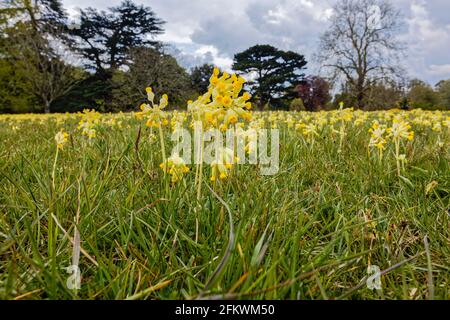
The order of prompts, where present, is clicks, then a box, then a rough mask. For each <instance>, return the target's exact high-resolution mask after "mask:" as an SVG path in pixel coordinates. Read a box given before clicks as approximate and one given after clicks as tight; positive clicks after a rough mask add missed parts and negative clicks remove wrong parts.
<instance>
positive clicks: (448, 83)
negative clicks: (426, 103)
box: [436, 80, 450, 110]
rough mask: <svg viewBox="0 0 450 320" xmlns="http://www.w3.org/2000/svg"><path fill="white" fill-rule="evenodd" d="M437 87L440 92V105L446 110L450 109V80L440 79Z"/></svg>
mask: <svg viewBox="0 0 450 320" xmlns="http://www.w3.org/2000/svg"><path fill="white" fill-rule="evenodd" d="M436 88H437V90H438V94H439V106H440V107H442V108H443V109H445V110H450V80H443V81H440V82H439V83H438V84H437V85H436Z"/></svg>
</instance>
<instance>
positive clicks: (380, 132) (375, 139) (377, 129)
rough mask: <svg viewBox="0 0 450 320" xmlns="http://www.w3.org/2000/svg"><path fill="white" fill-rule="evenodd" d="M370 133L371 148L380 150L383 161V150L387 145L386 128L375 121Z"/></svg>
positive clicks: (379, 153)
mask: <svg viewBox="0 0 450 320" xmlns="http://www.w3.org/2000/svg"><path fill="white" fill-rule="evenodd" d="M369 132H370V133H371V136H370V141H369V147H371V148H376V149H378V155H379V157H380V160H381V159H382V158H383V150H384V149H386V143H387V140H386V138H385V133H386V128H384V126H381V125H380V124H379V123H378V121H376V120H375V121H374V123H373V125H372V127H371V128H370V129H369Z"/></svg>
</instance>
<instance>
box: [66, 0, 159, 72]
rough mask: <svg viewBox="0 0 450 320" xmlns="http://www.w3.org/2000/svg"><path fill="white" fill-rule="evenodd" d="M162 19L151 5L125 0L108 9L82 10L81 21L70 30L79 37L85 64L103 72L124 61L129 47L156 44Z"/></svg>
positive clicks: (117, 66) (119, 65) (80, 50)
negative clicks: (155, 39) (146, 5)
mask: <svg viewBox="0 0 450 320" xmlns="http://www.w3.org/2000/svg"><path fill="white" fill-rule="evenodd" d="M164 23H165V22H164V21H162V20H161V19H159V18H157V17H156V14H155V13H154V12H153V11H152V10H151V8H149V7H144V6H143V5H139V6H138V5H136V4H134V3H133V2H132V1H130V0H125V1H123V2H122V3H121V4H120V5H119V6H117V7H113V8H109V10H108V12H105V11H101V12H99V11H97V10H96V9H93V8H88V9H86V10H81V21H80V25H79V27H78V28H73V29H72V31H71V33H72V34H73V35H74V36H75V37H76V38H77V39H79V42H80V43H79V48H78V49H79V52H80V53H81V54H82V55H83V56H84V58H86V59H87V61H88V64H87V65H88V67H90V68H93V69H94V70H95V71H96V72H97V73H106V72H108V71H111V72H114V71H115V70H117V69H118V68H119V67H121V66H122V65H124V64H125V62H126V57H127V54H128V50H129V49H130V48H133V47H142V46H154V45H156V42H155V41H154V40H153V38H154V36H156V35H158V34H161V33H163V29H162V25H163V24H164Z"/></svg>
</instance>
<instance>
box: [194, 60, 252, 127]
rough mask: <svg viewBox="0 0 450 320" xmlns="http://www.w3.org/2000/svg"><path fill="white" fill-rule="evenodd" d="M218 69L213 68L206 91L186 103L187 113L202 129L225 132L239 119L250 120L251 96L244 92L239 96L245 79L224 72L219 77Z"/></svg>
mask: <svg viewBox="0 0 450 320" xmlns="http://www.w3.org/2000/svg"><path fill="white" fill-rule="evenodd" d="M219 75H220V71H219V69H218V68H214V72H213V75H212V76H211V78H210V80H209V82H210V85H209V88H208V91H207V92H206V93H205V94H204V95H202V96H200V97H198V99H197V100H196V101H188V111H189V112H190V113H191V114H192V116H193V120H194V121H201V122H202V123H203V127H204V128H207V127H215V128H219V129H221V130H223V131H224V130H226V129H227V128H229V127H230V126H231V125H234V124H236V123H237V122H238V121H239V119H243V120H246V121H249V120H251V113H250V112H248V110H250V109H251V108H252V105H251V103H250V102H249V101H248V100H250V98H251V96H250V94H249V93H248V92H244V93H243V94H242V95H241V96H239V94H240V92H241V90H242V86H243V85H244V83H245V79H244V78H242V77H238V76H236V75H235V74H233V75H229V74H228V73H226V72H224V73H223V74H222V76H220V77H219Z"/></svg>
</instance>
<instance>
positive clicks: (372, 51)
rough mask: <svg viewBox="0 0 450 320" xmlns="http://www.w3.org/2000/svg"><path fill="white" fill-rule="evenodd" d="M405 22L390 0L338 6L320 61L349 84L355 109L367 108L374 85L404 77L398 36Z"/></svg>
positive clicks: (346, 0)
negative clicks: (402, 75)
mask: <svg viewBox="0 0 450 320" xmlns="http://www.w3.org/2000/svg"><path fill="white" fill-rule="evenodd" d="M401 23H402V19H401V16H400V13H399V11H398V10H396V9H395V8H394V7H393V6H392V4H391V3H390V2H389V1H388V0H339V1H338V2H337V4H336V5H335V7H334V14H333V16H332V17H331V19H330V27H329V30H327V31H326V32H325V33H324V34H323V35H322V37H321V41H320V46H319V51H318V54H317V60H318V61H319V63H320V64H321V65H322V66H323V68H324V69H325V70H326V71H328V72H329V73H330V75H331V77H332V78H333V79H335V80H336V81H338V80H343V82H345V83H346V86H347V89H348V91H347V93H348V94H350V95H351V96H352V97H353V98H354V100H355V104H356V105H355V107H358V108H363V107H364V106H365V103H366V102H367V99H366V98H367V96H368V93H369V89H370V87H371V86H372V85H373V84H376V83H378V82H380V81H385V80H386V79H392V78H399V77H401V72H400V71H401V69H400V68H399V67H398V66H399V65H400V63H399V60H400V59H399V57H400V56H401V53H402V51H403V46H402V43H401V42H399V41H398V39H397V38H396V37H395V34H396V33H397V32H398V31H399V29H400V26H401Z"/></svg>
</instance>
